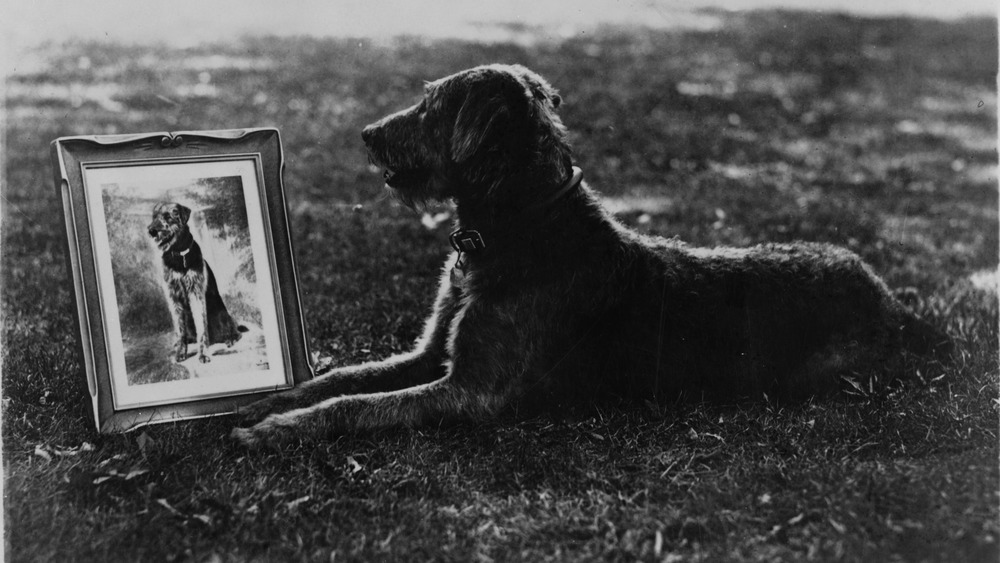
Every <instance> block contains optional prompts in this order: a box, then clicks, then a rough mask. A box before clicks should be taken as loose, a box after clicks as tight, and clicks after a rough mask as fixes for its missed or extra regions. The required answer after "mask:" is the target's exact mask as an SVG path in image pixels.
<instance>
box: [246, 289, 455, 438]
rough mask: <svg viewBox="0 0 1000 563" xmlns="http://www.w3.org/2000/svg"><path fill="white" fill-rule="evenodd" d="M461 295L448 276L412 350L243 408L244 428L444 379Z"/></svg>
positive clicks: (319, 377) (344, 369)
mask: <svg viewBox="0 0 1000 563" xmlns="http://www.w3.org/2000/svg"><path fill="white" fill-rule="evenodd" d="M458 303H459V296H458V294H457V292H456V291H455V290H454V289H453V288H452V287H451V282H450V280H449V276H446V275H443V276H442V279H441V284H440V286H439V289H438V295H437V298H436V300H435V302H434V308H433V309H432V311H431V315H430V316H429V317H428V319H427V321H426V323H425V324H424V331H423V334H422V335H421V336H420V338H418V339H417V342H416V344H415V346H414V349H413V351H411V352H407V353H404V354H398V355H396V356H393V357H391V358H388V359H386V360H382V361H379V362H370V363H366V364H361V365H356V366H346V367H340V368H336V369H333V370H330V371H328V372H326V373H322V374H319V375H317V376H316V378H315V379H312V380H310V381H307V382H305V383H303V384H301V385H299V386H298V387H295V388H294V389H289V390H288V391H284V392H281V393H275V394H273V395H271V396H269V397H266V398H264V399H261V400H260V401H257V402H256V403H253V404H251V405H249V406H247V407H244V408H242V409H240V411H239V415H240V419H241V423H242V424H243V425H244V426H245V425H249V424H255V423H257V422H260V421H261V420H263V419H264V417H266V416H267V415H269V414H271V413H276V412H284V411H288V410H292V409H299V408H303V407H308V406H310V405H314V404H317V403H319V402H322V401H325V400H326V399H330V398H332V397H339V396H342V395H352V394H357V393H382V392H386V391H395V390H398V389H402V388H404V387H413V386H415V385H421V384H424V383H430V382H431V381H434V380H436V379H440V378H442V377H444V376H445V368H444V362H445V358H446V355H445V343H446V341H447V338H448V327H449V325H450V323H451V321H452V319H453V318H454V316H455V313H456V312H457V310H458Z"/></svg>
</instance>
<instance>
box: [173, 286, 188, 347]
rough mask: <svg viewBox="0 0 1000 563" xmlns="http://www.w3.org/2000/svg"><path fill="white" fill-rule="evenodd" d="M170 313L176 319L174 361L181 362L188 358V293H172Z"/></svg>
mask: <svg viewBox="0 0 1000 563" xmlns="http://www.w3.org/2000/svg"><path fill="white" fill-rule="evenodd" d="M170 304H171V307H170V314H171V316H172V317H173V321H174V334H175V335H176V336H177V341H176V342H175V343H174V361H175V362H177V363H181V362H183V361H184V360H186V359H187V317H186V316H185V315H187V314H189V313H188V304H187V294H185V293H182V292H179V291H178V292H176V293H174V292H172V293H170Z"/></svg>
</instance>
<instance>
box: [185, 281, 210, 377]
mask: <svg viewBox="0 0 1000 563" xmlns="http://www.w3.org/2000/svg"><path fill="white" fill-rule="evenodd" d="M188 299H189V303H190V305H191V316H192V317H194V330H195V333H196V337H195V339H196V341H197V343H198V361H199V362H201V363H203V364H204V363H208V362H210V361H212V359H211V358H209V357H208V355H207V354H205V350H206V349H207V348H208V309H207V304H206V303H205V292H204V291H200V290H196V291H192V292H191V293H190V294H189V295H188Z"/></svg>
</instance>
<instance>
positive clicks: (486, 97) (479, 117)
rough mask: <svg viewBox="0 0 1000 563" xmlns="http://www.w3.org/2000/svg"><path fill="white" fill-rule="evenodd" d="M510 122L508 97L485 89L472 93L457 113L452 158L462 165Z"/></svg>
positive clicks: (453, 131)
mask: <svg viewBox="0 0 1000 563" xmlns="http://www.w3.org/2000/svg"><path fill="white" fill-rule="evenodd" d="M509 119H510V109H509V108H508V105H507V99H506V96H504V95H503V94H502V93H500V92H489V91H487V90H486V89H482V88H480V89H476V90H471V91H470V92H469V93H468V95H467V96H466V97H465V102H464V103H463V104H462V107H461V109H459V110H458V117H456V118H455V128H454V130H452V134H451V158H452V160H454V161H455V162H463V161H465V160H468V159H469V157H471V156H472V155H474V154H476V152H477V151H479V149H480V147H482V146H483V144H484V143H486V142H487V140H488V139H489V138H491V137H493V136H494V135H495V134H496V132H497V130H498V129H500V128H501V127H502V126H503V124H504V123H506V122H507V121H508V120H509Z"/></svg>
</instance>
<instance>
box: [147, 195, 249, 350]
mask: <svg viewBox="0 0 1000 563" xmlns="http://www.w3.org/2000/svg"><path fill="white" fill-rule="evenodd" d="M190 217H191V210H190V209H188V208H187V207H185V206H183V205H180V204H178V203H158V204H157V205H156V206H155V207H153V220H152V222H151V223H150V224H149V229H148V231H149V236H150V237H152V239H153V241H154V242H155V243H156V246H157V248H159V250H160V252H161V253H162V255H161V257H162V260H163V280H164V282H165V283H164V293H165V294H166V297H167V301H168V302H169V303H170V312H171V314H172V316H173V320H174V330H175V331H176V334H177V343H176V345H175V346H174V351H173V358H174V360H175V361H177V362H183V361H184V360H186V359H187V349H188V344H193V343H197V344H198V361H199V362H202V363H206V362H209V361H211V359H210V358H209V357H208V354H206V350H207V349H208V347H209V346H211V345H212V344H218V343H225V344H226V345H227V346H232V345H233V344H234V343H236V341H238V340H239V339H240V337H241V336H242V334H240V333H241V332H246V331H247V328H246V327H244V326H243V325H239V324H237V323H236V321H234V320H233V318H232V317H231V316H230V315H229V311H228V310H227V309H226V304H225V303H224V302H223V301H222V295H220V294H219V287H218V285H216V283H215V274H214V273H213V272H212V268H210V267H209V265H208V262H206V261H205V259H204V258H203V257H202V254H201V247H200V246H199V245H198V243H197V242H195V240H194V236H192V235H191V230H190V229H188V218H190Z"/></svg>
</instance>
